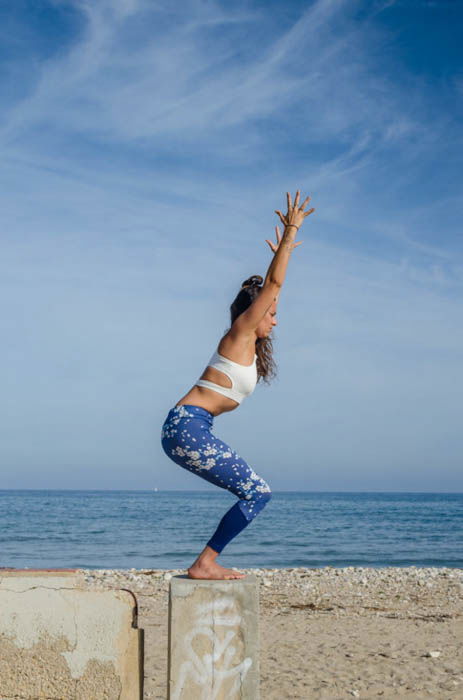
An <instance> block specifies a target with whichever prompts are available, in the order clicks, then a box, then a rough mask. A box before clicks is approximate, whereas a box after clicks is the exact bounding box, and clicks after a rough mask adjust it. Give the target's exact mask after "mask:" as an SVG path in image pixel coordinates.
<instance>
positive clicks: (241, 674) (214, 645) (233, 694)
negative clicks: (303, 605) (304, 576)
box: [168, 575, 259, 700]
mask: <svg viewBox="0 0 463 700" xmlns="http://www.w3.org/2000/svg"><path fill="white" fill-rule="evenodd" d="M258 623H259V591H258V583H257V579H256V577H255V576H247V577H245V578H242V579H231V580H223V581H208V580H201V579H190V578H188V577H187V576H186V575H181V576H174V577H173V578H172V579H171V582H170V589H169V641H168V647H169V658H168V667H169V668H168V698H169V700H225V698H227V700H258V699H259V624H258Z"/></svg>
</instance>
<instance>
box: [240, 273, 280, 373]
mask: <svg viewBox="0 0 463 700" xmlns="http://www.w3.org/2000/svg"><path fill="white" fill-rule="evenodd" d="M263 282H264V279H263V277H261V276H260V275H252V277H248V279H247V280H244V282H243V284H242V285H241V289H240V291H239V292H238V294H237V295H236V297H235V299H234V301H233V303H232V304H231V306H230V320H231V323H232V325H233V323H234V322H235V320H236V319H237V318H238V316H239V315H240V314H242V313H243V311H246V309H247V308H248V307H249V306H251V304H252V302H253V301H254V299H255V298H256V297H257V296H258V294H259V292H260V290H261V289H262V284H263ZM256 355H257V360H256V367H257V381H259V380H260V379H262V380H263V381H264V382H265V383H266V384H270V380H271V379H273V378H274V377H275V376H276V365H275V361H274V359H273V344H272V339H271V338H270V337H269V336H268V337H267V338H257V340H256Z"/></svg>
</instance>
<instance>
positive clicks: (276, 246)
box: [265, 226, 304, 253]
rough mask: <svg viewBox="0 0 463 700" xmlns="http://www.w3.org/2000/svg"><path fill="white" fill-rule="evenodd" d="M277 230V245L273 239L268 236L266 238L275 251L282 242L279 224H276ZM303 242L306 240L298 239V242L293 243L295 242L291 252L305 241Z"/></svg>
mask: <svg viewBox="0 0 463 700" xmlns="http://www.w3.org/2000/svg"><path fill="white" fill-rule="evenodd" d="M275 231H276V234H277V244H276V245H275V243H272V241H269V240H268V238H266V239H265V241H266V242H267V243H268V244H269V246H270V248H271V250H272V251H273V252H274V253H276V252H277V250H278V246H279V245H280V243H281V233H280V229H279V228H278V226H275ZM303 242H304V241H298V242H297V243H293V244H292V248H291V252H292V251H293V249H294V248H295V247H296V246H298V245H301V243H303Z"/></svg>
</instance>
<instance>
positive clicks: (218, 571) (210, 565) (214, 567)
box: [177, 190, 314, 579]
mask: <svg viewBox="0 0 463 700" xmlns="http://www.w3.org/2000/svg"><path fill="white" fill-rule="evenodd" d="M299 197H300V191H299V190H298V191H297V193H296V197H295V200H294V205H293V204H292V201H291V195H290V194H289V192H287V201H288V213H287V214H286V215H283V214H282V212H281V211H279V210H275V213H276V214H278V216H279V217H280V220H281V222H282V223H283V224H284V226H285V232H284V236H283V238H282V236H281V234H280V230H279V228H278V226H275V232H276V243H274V242H272V241H270V240H268V239H265V240H266V242H267V243H268V245H269V246H270V249H271V250H272V252H273V253H274V254H275V253H276V252H277V250H278V248H279V246H280V243H281V242H282V240H284V246H285V248H286V251H289V253H290V254H291V253H292V252H293V250H294V248H296V247H297V246H298V245H300V244H301V243H302V241H298V242H294V237H295V235H296V231H297V230H298V228H299V226H301V225H302V223H303V221H304V219H305V217H306V216H308V215H309V214H311V213H312V212H313V211H314V209H313V208H312V209H310V210H308V211H306V212H305V211H304V207H305V206H306V204H307V203H308V201H309V200H310V197H307V198H306V199H305V201H304V202H303V204H302V205H299ZM293 224H294V225H295V226H297V229H296V228H294V227H293V228H292V227H291V226H292V225H293ZM286 264H287V263H285V264H284V269H285V268H286ZM283 278H284V274H283ZM283 278H282V279H283ZM281 284H282V281H281V283H280V282H278V285H279V287H278V291H277V292H276V294H275V299H274V301H273V303H272V304H271V306H270V307H269V309H268V310H267V312H266V313H265V315H264V316H263V318H262V319H261V321H260V322H259V324H258V325H257V326H256V327H255V328H253V329H252V330H248V331H246V332H237V330H236V327H235V324H234V325H232V328H231V329H230V330H229V331H228V332H227V333H226V334H225V335H224V336H223V338H221V340H220V342H219V345H218V352H219V353H220V354H221V355H223V356H224V357H228V358H229V359H230V360H233V361H234V362H237V363H239V364H242V365H250V364H251V363H252V361H253V358H254V353H255V350H256V341H257V340H258V339H259V338H267V337H269V336H270V334H271V332H272V330H273V328H274V327H275V326H276V325H277V319H276V316H277V305H278V297H279V295H280V291H281ZM201 379H208V380H210V381H212V382H215V383H216V384H219V385H221V386H225V387H230V386H231V381H230V379H229V377H227V376H226V375H225V374H223V372H220V371H219V370H217V369H215V368H214V367H206V368H205V370H204V372H203V374H202V375H201ZM181 404H191V405H194V406H201V407H203V408H205V409H206V410H207V411H210V413H212V415H214V416H217V415H220V414H221V413H223V412H224V411H232V410H233V409H235V408H236V407H237V405H238V403H237V402H236V401H234V400H233V399H230V398H228V397H227V396H223V395H221V394H219V393H217V392H215V391H212V390H210V389H208V388H206V387H201V386H196V385H194V386H193V387H192V388H191V389H190V391H189V392H188V393H187V394H185V396H183V397H182V398H181V399H180V400H179V401H178V402H177V405H181ZM217 556H218V554H217V552H216V551H214V550H213V549H212V548H211V547H208V546H206V547H205V548H204V549H203V551H202V552H201V553H200V554H199V556H198V557H197V558H196V560H195V561H194V563H193V564H192V566H190V568H189V569H188V576H189V577H190V578H207V579H236V578H243V577H244V576H246V574H243V573H241V572H239V571H236V570H235V569H226V568H225V567H223V566H220V565H219V564H218V563H217V562H216V561H215V559H216V557H217Z"/></svg>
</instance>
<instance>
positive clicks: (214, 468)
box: [161, 404, 272, 553]
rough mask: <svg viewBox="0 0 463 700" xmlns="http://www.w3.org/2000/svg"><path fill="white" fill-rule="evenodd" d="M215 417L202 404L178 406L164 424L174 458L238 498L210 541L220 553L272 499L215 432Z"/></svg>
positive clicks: (165, 445)
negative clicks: (212, 429) (213, 428)
mask: <svg viewBox="0 0 463 700" xmlns="http://www.w3.org/2000/svg"><path fill="white" fill-rule="evenodd" d="M213 422H214V416H213V414H212V413H210V412H209V411H206V409H205V408H202V407H201V406H193V405H191V404H183V405H180V406H174V408H172V409H171V410H170V411H169V413H168V414H167V418H166V420H165V422H164V425H163V426H162V433H161V444H162V447H163V450H164V452H165V453H166V454H167V456H168V457H170V459H172V460H173V461H174V462H176V463H177V464H179V465H180V466H181V467H183V468H184V469H188V471H190V472H194V473H195V474H197V475H198V476H201V477H202V478H203V479H206V480H207V481H210V482H211V483H212V484H215V485H216V486H220V488H222V489H228V491H231V492H232V493H234V494H235V495H236V496H238V498H239V501H237V502H236V503H235V504H234V505H233V506H232V507H231V508H230V510H228V511H227V512H226V513H225V515H224V516H223V518H222V520H221V521H220V523H219V525H218V527H217V530H216V531H215V533H214V534H213V535H212V537H211V539H210V540H209V542H208V543H207V544H208V546H209V547H211V548H212V549H214V550H215V551H216V552H218V553H220V552H221V551H222V549H223V548H224V547H225V545H226V544H228V542H230V540H231V539H233V537H236V535H237V534H238V533H239V532H241V530H243V529H244V528H245V527H246V526H247V525H249V523H250V522H251V520H253V519H254V518H255V517H256V515H257V514H258V513H260V511H261V510H262V508H263V507H264V506H265V504H266V503H268V501H269V500H270V498H271V495H272V494H271V491H270V487H269V485H268V484H267V483H266V482H265V481H264V480H263V479H261V478H260V476H258V474H256V472H255V471H254V470H253V469H251V467H249V466H248V465H247V464H246V462H245V461H244V459H242V458H241V457H240V456H239V455H238V454H237V453H236V452H235V451H234V450H232V449H231V447H229V446H228V445H226V444H225V443H224V442H223V441H222V440H219V439H218V438H216V437H215V435H213V434H212V432H211V428H212V425H213Z"/></svg>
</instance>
